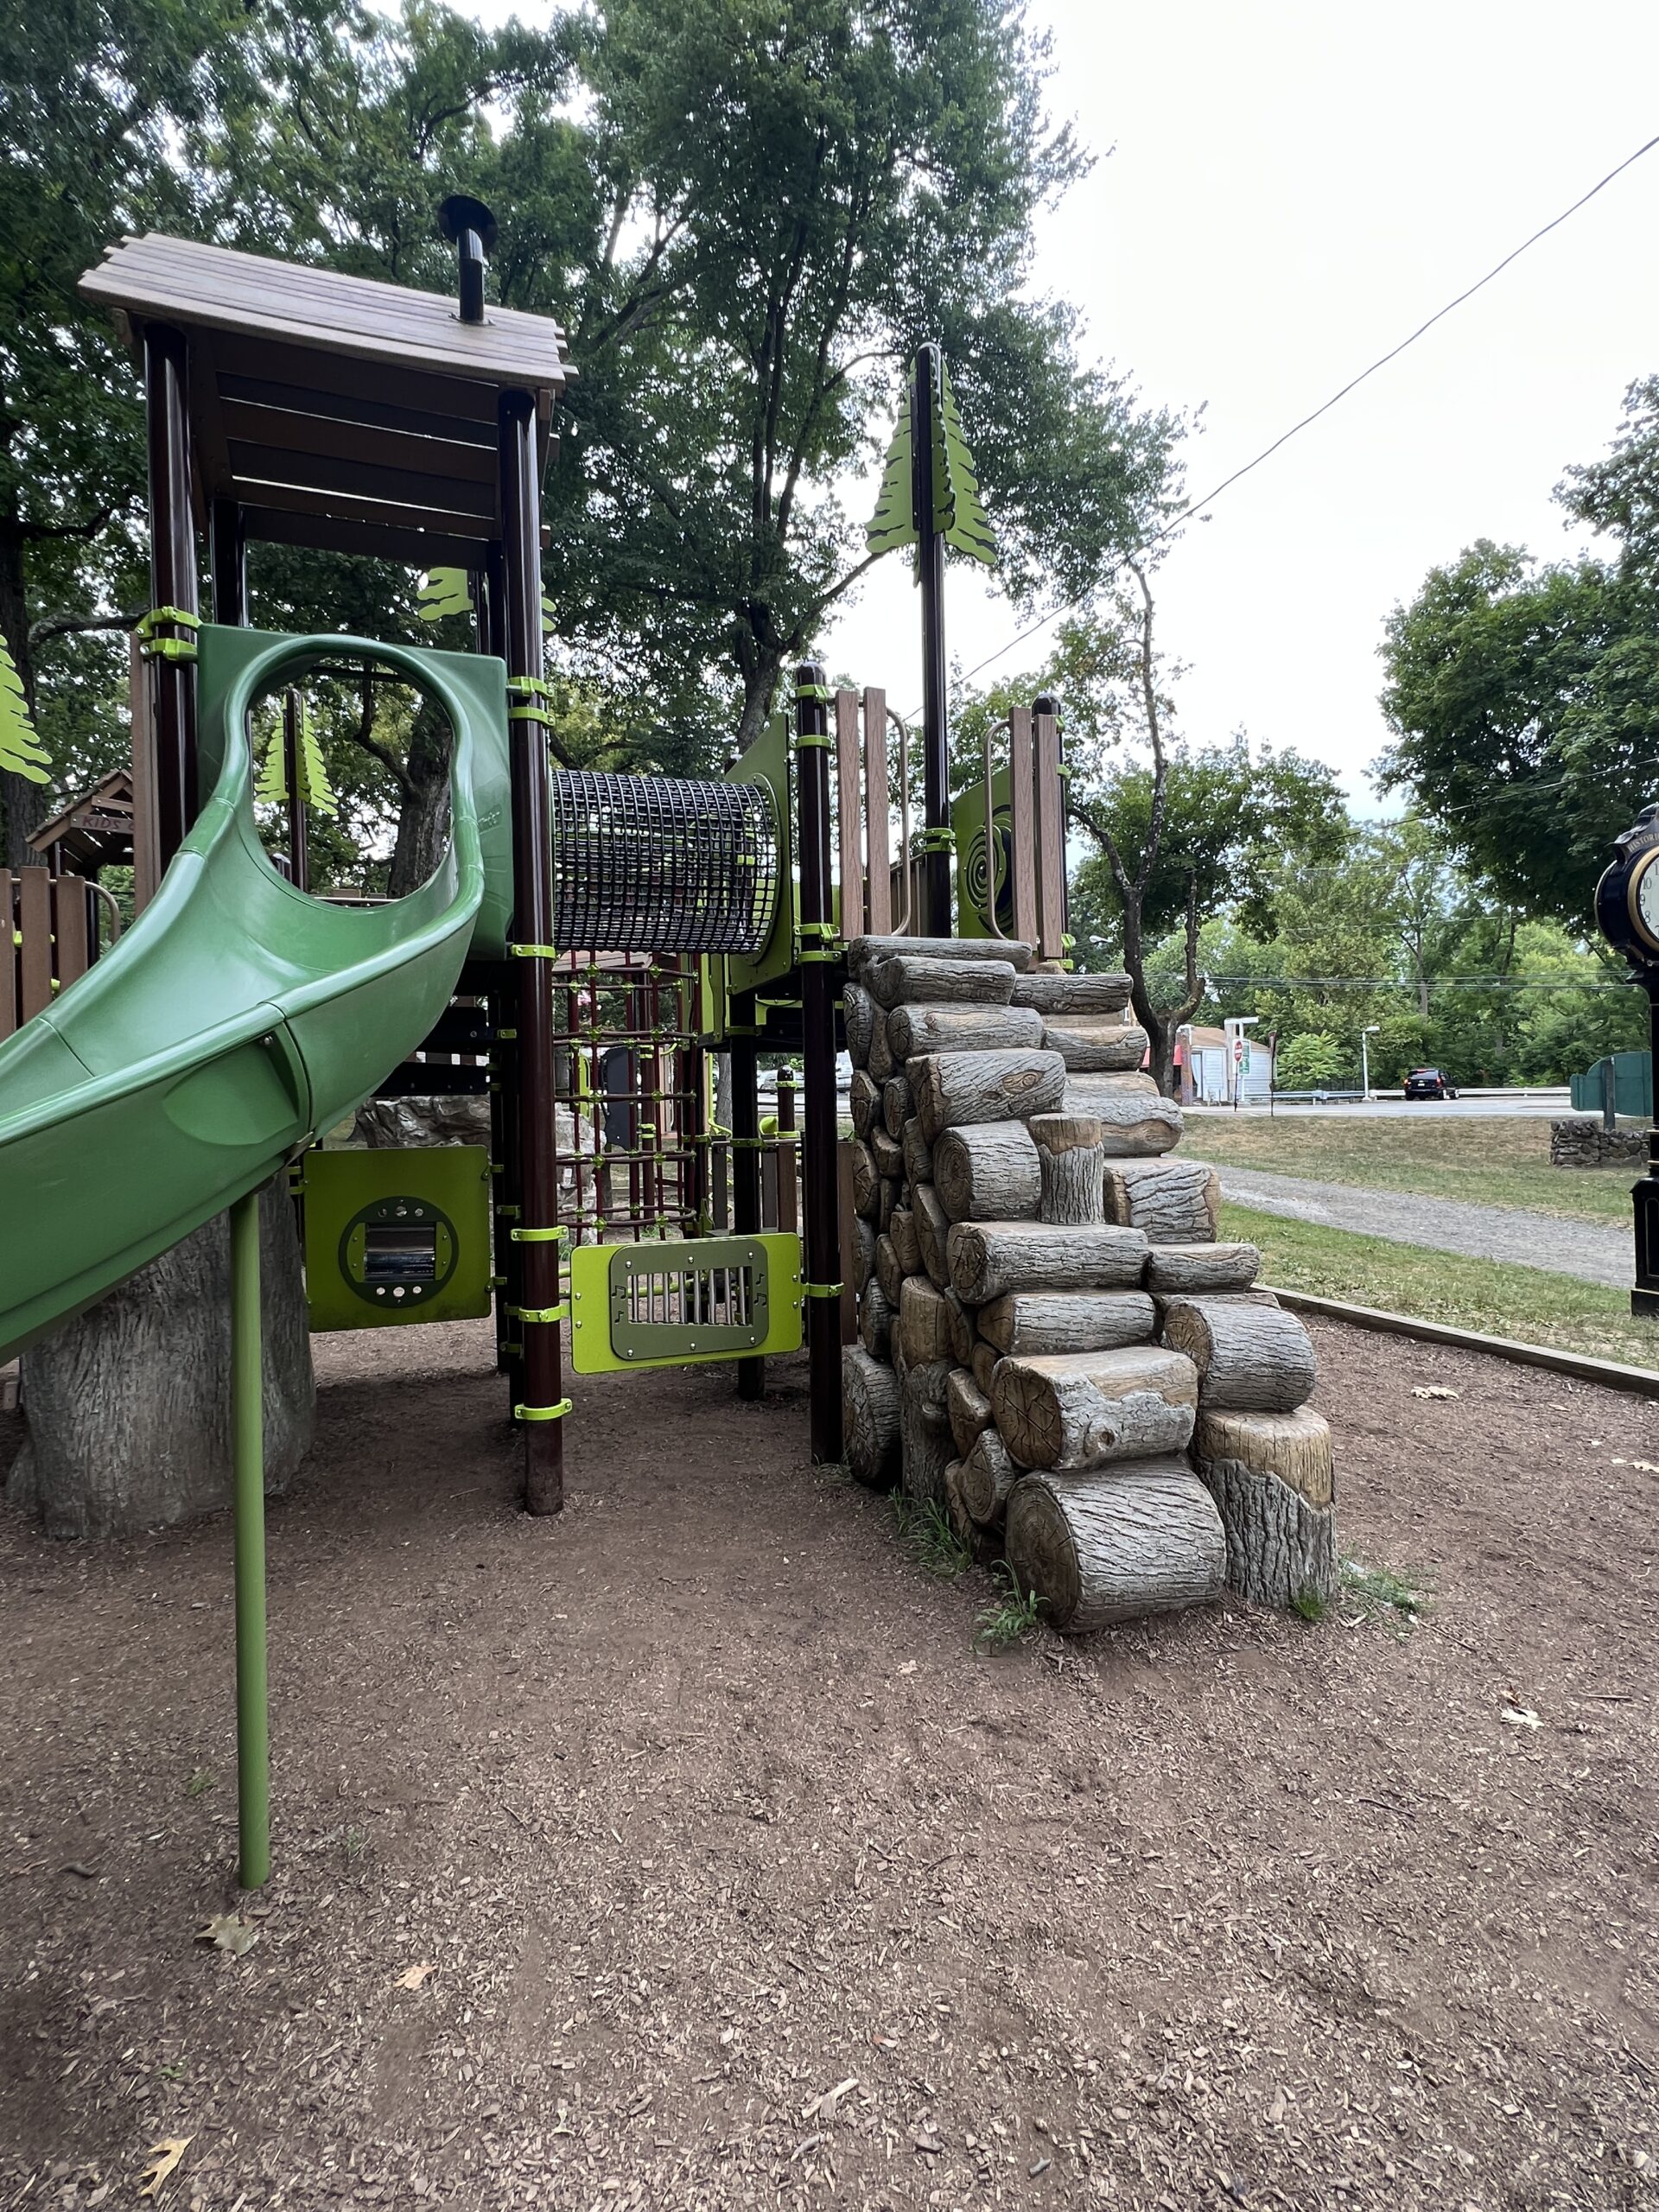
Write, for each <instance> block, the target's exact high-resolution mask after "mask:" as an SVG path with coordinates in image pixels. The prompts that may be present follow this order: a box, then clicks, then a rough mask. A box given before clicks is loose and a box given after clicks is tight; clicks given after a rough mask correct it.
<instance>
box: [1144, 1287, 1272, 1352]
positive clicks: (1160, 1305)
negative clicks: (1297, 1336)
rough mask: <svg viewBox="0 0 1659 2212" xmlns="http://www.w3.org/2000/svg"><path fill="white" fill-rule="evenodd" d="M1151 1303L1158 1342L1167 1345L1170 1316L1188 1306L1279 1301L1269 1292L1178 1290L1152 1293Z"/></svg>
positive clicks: (1246, 1304)
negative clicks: (1154, 1308) (1156, 1319)
mask: <svg viewBox="0 0 1659 2212" xmlns="http://www.w3.org/2000/svg"><path fill="white" fill-rule="evenodd" d="M1152 1302H1153V1304H1154V1306H1155V1307H1156V1308H1157V1312H1158V1340H1159V1342H1160V1344H1167V1343H1168V1342H1169V1338H1168V1335H1167V1333H1166V1332H1167V1329H1168V1326H1169V1322H1170V1319H1171V1317H1172V1315H1178V1314H1180V1313H1185V1310H1186V1308H1187V1307H1188V1306H1276V1305H1277V1304H1278V1303H1279V1300H1277V1299H1276V1298H1275V1297H1274V1294H1273V1293H1272V1292H1271V1291H1270V1290H1206V1291H1204V1292H1201V1293H1197V1294H1195V1293H1193V1292H1192V1291H1190V1290H1180V1291H1176V1292H1175V1293H1173V1294H1166V1293H1165V1292H1163V1291H1154V1293H1153V1298H1152Z"/></svg>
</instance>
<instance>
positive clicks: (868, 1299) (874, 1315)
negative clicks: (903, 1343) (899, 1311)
mask: <svg viewBox="0 0 1659 2212" xmlns="http://www.w3.org/2000/svg"><path fill="white" fill-rule="evenodd" d="M858 1338H859V1342H860V1343H861V1344H862V1345H863V1347H864V1349H865V1351H867V1352H868V1354H869V1355H870V1357H871V1358H872V1359H891V1358H892V1357H893V1306H892V1303H891V1301H890V1300H889V1299H888V1297H887V1293H886V1291H884V1290H883V1289H882V1287H881V1286H880V1283H879V1282H877V1281H876V1280H875V1278H874V1276H872V1277H871V1278H870V1280H869V1281H868V1282H867V1283H866V1284H865V1286H864V1295H863V1297H862V1298H861V1299H860V1300H859V1301H858Z"/></svg>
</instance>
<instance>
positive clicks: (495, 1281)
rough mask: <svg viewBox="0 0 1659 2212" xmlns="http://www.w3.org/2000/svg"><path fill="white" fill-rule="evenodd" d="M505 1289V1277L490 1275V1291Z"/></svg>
mask: <svg viewBox="0 0 1659 2212" xmlns="http://www.w3.org/2000/svg"><path fill="white" fill-rule="evenodd" d="M506 1287H507V1279H506V1277H505V1275H492V1276H491V1277H490V1288H491V1289H492V1290H505V1288H506Z"/></svg>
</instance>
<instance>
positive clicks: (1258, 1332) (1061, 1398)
mask: <svg viewBox="0 0 1659 2212" xmlns="http://www.w3.org/2000/svg"><path fill="white" fill-rule="evenodd" d="M848 969H849V980H848V983H847V988H846V995H845V1001H844V1003H845V1011H846V1016H847V1036H848V1043H849V1048H850V1051H851V1054H852V1058H853V1061H854V1075H853V1093H852V1106H853V1120H854V1128H855V1135H854V1138H853V1140H852V1146H853V1162H852V1171H853V1172H852V1177H851V1182H852V1190H853V1198H854V1204H855V1207H856V1210H857V1214H858V1224H857V1243H856V1247H855V1251H856V1261H855V1274H856V1278H857V1287H858V1291H859V1315H860V1339H861V1341H860V1344H858V1345H857V1346H856V1347H849V1350H848V1351H847V1353H846V1355H845V1367H844V1392H845V1398H846V1410H847V1424H846V1426H847V1437H848V1458H849V1465H851V1467H852V1469H853V1471H854V1472H855V1474H857V1475H858V1476H859V1477H860V1478H861V1479H863V1480H865V1481H867V1482H870V1483H874V1484H881V1485H890V1484H894V1483H899V1484H902V1486H903V1488H904V1489H905V1491H906V1493H907V1494H908V1495H909V1496H910V1497H912V1499H914V1500H916V1501H918V1503H931V1504H936V1505H938V1506H939V1507H940V1509H941V1510H944V1512H945V1513H947V1514H948V1515H949V1516H950V1517H951V1519H952V1520H953V1521H955V1522H957V1523H958V1524H960V1525H963V1526H966V1525H968V1524H969V1523H971V1524H972V1526H973V1527H974V1528H975V1529H976V1530H977V1531H978V1532H979V1534H980V1535H981V1537H982V1539H988V1540H989V1541H994V1542H995V1541H1000V1542H1001V1544H1002V1545H1003V1546H1004V1548H1005V1549H1006V1554H1007V1559H1008V1561H1009V1563H1010V1565H1011V1566H1012V1567H1013V1568H1014V1572H1015V1573H1016V1574H1017V1575H1018V1576H1019V1578H1020V1582H1021V1585H1022V1586H1024V1587H1026V1588H1027V1589H1030V1590H1033V1591H1034V1592H1036V1594H1037V1595H1038V1596H1039V1598H1041V1599H1043V1601H1044V1618H1046V1620H1047V1621H1048V1622H1049V1623H1050V1624H1052V1626H1054V1627H1055V1628H1058V1629H1062V1630H1067V1631H1068V1632H1077V1631H1081V1630H1088V1629H1092V1628H1096V1627H1100V1626H1103V1625H1104V1624H1107V1623H1109V1622H1112V1621H1117V1620H1123V1619H1128V1618H1133V1617H1135V1616H1137V1615H1140V1614H1143V1613H1149V1612H1157V1611H1171V1610H1174V1609H1177V1608H1179V1607H1182V1606H1186V1605H1198V1604H1203V1603H1205V1602H1207V1601H1209V1600H1211V1599H1215V1598H1216V1597H1217V1596H1218V1595H1219V1594H1220V1592H1221V1591H1222V1589H1223V1587H1224V1585H1226V1584H1227V1583H1229V1582H1230V1583H1231V1584H1232V1585H1233V1586H1234V1587H1235V1588H1236V1589H1237V1590H1238V1591H1239V1592H1240V1593H1241V1594H1242V1595H1243V1596H1245V1597H1247V1598H1249V1599H1253V1600H1255V1601H1256V1602H1258V1603H1263V1604H1270V1605H1280V1606H1287V1605H1295V1604H1298V1603H1305V1602H1306V1600H1307V1599H1310V1598H1318V1599H1323V1598H1325V1597H1328V1596H1329V1594H1330V1592H1331V1589H1332V1586H1333V1585H1334V1579H1335V1541H1334V1529H1333V1527H1332V1491H1333V1484H1332V1471H1331V1452H1330V1437H1329V1432H1328V1430H1326V1428H1325V1424H1324V1422H1323V1421H1321V1420H1320V1418H1319V1415H1318V1414H1315V1413H1313V1412H1312V1411H1311V1409H1309V1408H1307V1406H1306V1399H1307V1397H1308V1395H1310V1393H1311V1391H1312V1389H1313V1349H1312V1346H1311V1344H1309V1342H1308V1339H1307V1336H1306V1331H1304V1330H1303V1329H1302V1327H1301V1325H1300V1323H1299V1322H1298V1321H1296V1320H1295V1319H1294V1317H1293V1316H1292V1315H1290V1314H1288V1313H1284V1312H1282V1311H1281V1308H1280V1307H1279V1306H1278V1304H1277V1301H1276V1300H1274V1298H1273V1297H1272V1295H1271V1294H1270V1293H1268V1292H1265V1291H1262V1290H1261V1289H1260V1288H1259V1287H1256V1281H1255V1278H1256V1272H1257V1268H1258V1265H1259V1255H1257V1254H1256V1252H1255V1249H1254V1248H1253V1247H1252V1246H1249V1245H1245V1244H1225V1243H1218V1242H1217V1215H1218V1205H1219V1192H1218V1188H1217V1179H1216V1176H1215V1173H1214V1172H1213V1170H1211V1169H1210V1168H1208V1167H1205V1166H1200V1165H1198V1164H1195V1163H1193V1162H1192V1161H1187V1160H1179V1159H1177V1158H1174V1157H1173V1156H1172V1155H1173V1153H1174V1149H1175V1147H1176V1146H1177V1145H1178V1143H1179V1140H1180V1136H1181V1115H1180V1110H1179V1108H1178V1107H1177V1106H1175V1105H1174V1104H1173V1103H1172V1102H1170V1101H1169V1100H1168V1099H1166V1098H1164V1097H1163V1096H1161V1095H1160V1092H1159V1090H1158V1089H1157V1086H1156V1084H1154V1082H1153V1080H1152V1078H1151V1077H1149V1076H1147V1075H1146V1074H1144V1073H1142V1072H1141V1065H1142V1062H1143V1060H1144V1058H1145V1056H1146V1047H1147V1039H1146V1036H1145V1033H1144V1032H1143V1031H1142V1030H1141V1028H1140V1027H1138V1026H1137V1025H1136V1024H1135V1021H1134V1020H1133V1018H1132V1016H1131V1015H1130V1014H1129V1013H1128V1003H1129V982H1128V977H1127V976H1069V975H1063V974H1058V973H1053V972H1050V971H1048V970H1046V969H1037V968H1033V965H1032V957H1031V950H1030V948H1029V947H1028V946H1026V945H1020V944H1006V943H1001V942H987V941H977V942H975V941H957V940H954V939H950V940H937V939H918V938H861V939H860V940H858V941H856V942H855V944H853V945H852V946H851V947H850V948H849V962H848Z"/></svg>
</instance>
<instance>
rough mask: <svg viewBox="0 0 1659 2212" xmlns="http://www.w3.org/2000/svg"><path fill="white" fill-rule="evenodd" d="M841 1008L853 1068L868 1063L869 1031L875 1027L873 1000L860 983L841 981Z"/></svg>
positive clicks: (866, 1065) (864, 1065) (865, 1065)
mask: <svg viewBox="0 0 1659 2212" xmlns="http://www.w3.org/2000/svg"><path fill="white" fill-rule="evenodd" d="M841 1010H842V1015H843V1017H844V1018H845V1020H846V1024H847V1050H848V1052H849V1054H850V1055H851V1057H852V1063H853V1065H854V1066H855V1068H863V1067H868V1065H869V1061H870V1033H871V1031H872V1030H873V1029H874V1027H875V1001H874V999H873V998H872V997H871V996H870V995H869V993H868V991H867V990H866V989H865V988H864V987H863V985H862V984H861V983H843V984H842V991H841Z"/></svg>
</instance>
